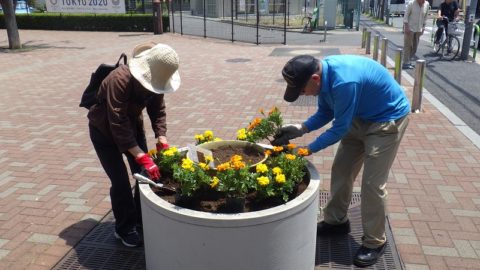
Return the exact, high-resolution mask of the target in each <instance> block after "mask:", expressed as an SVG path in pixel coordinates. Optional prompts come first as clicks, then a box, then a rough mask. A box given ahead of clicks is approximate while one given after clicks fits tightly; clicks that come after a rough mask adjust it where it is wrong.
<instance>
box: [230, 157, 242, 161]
mask: <svg viewBox="0 0 480 270" xmlns="http://www.w3.org/2000/svg"><path fill="white" fill-rule="evenodd" d="M241 160H242V156H240V155H234V156H233V157H231V158H230V161H231V162H235V161H241Z"/></svg>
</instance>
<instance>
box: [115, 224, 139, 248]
mask: <svg viewBox="0 0 480 270" xmlns="http://www.w3.org/2000/svg"><path fill="white" fill-rule="evenodd" d="M115 237H116V238H117V239H120V240H121V241H122V244H123V245H124V246H126V247H139V246H141V245H142V240H141V239H140V236H139V235H138V232H137V230H135V228H133V229H132V230H130V231H129V232H128V233H126V234H119V233H117V232H116V231H115Z"/></svg>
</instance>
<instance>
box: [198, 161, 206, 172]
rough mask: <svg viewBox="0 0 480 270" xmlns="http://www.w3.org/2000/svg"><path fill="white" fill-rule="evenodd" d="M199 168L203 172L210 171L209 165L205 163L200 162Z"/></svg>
mask: <svg viewBox="0 0 480 270" xmlns="http://www.w3.org/2000/svg"><path fill="white" fill-rule="evenodd" d="M198 166H200V168H202V170H204V171H206V170H208V168H209V167H208V164H207V163H203V162H199V163H198Z"/></svg>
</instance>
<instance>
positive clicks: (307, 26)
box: [302, 13, 313, 33]
mask: <svg viewBox="0 0 480 270" xmlns="http://www.w3.org/2000/svg"><path fill="white" fill-rule="evenodd" d="M302 25H303V30H302V32H303V33H311V32H312V31H313V26H312V14H310V13H309V14H308V15H307V16H305V17H303V18H302Z"/></svg>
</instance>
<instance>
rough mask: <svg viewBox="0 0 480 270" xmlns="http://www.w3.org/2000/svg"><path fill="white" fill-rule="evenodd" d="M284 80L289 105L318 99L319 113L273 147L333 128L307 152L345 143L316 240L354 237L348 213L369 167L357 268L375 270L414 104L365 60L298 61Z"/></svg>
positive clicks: (285, 132) (283, 132)
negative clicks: (391, 182) (390, 182)
mask: <svg viewBox="0 0 480 270" xmlns="http://www.w3.org/2000/svg"><path fill="white" fill-rule="evenodd" d="M282 74H283V77H284V79H285V81H286V82H287V89H286V90H285V95H284V99H285V100H286V101H288V102H293V101H295V100H296V99H298V97H299V96H300V95H306V96H318V109H317V112H315V113H314V114H313V115H311V116H310V117H309V118H308V119H307V120H306V121H304V122H303V123H298V124H290V125H284V126H282V127H281V129H280V134H277V135H276V136H275V140H274V141H273V142H272V144H274V145H284V144H287V143H288V142H289V140H291V139H295V138H297V137H300V136H303V135H304V134H306V133H309V132H313V131H315V130H318V129H320V128H322V127H325V126H326V125H327V124H328V123H330V122H332V126H331V127H329V128H327V130H326V131H324V132H323V133H321V134H320V135H319V136H318V137H317V138H316V139H315V140H313V141H312V142H311V143H310V144H309V145H308V146H307V149H308V151H309V153H315V152H318V151H321V150H323V149H325V148H327V147H328V146H330V145H332V144H335V143H337V142H338V141H340V144H339V146H338V150H337V153H336V154H335V159H334V161H333V165H332V175H331V182H330V183H331V199H330V201H329V202H328V204H327V205H326V207H325V208H324V211H323V213H324V220H323V221H322V222H320V223H319V224H318V225H317V235H332V234H347V233H349V232H350V222H349V219H348V215H347V212H348V205H349V204H350V199H351V197H352V190H353V182H354V181H355V179H356V177H357V175H358V173H359V172H360V169H361V168H362V166H363V175H362V193H361V196H362V198H361V200H362V202H361V205H362V209H361V211H362V213H361V214H362V225H363V237H362V246H361V247H360V248H359V249H358V251H357V252H356V254H355V256H354V258H353V262H354V264H355V265H357V266H361V267H365V266H369V265H372V264H375V263H376V262H377V260H378V258H380V257H381V256H382V254H383V253H384V251H385V246H386V241H387V240H386V236H385V215H386V212H385V207H386V203H387V189H386V186H387V179H388V173H389V171H390V167H391V166H392V163H393V160H394V159H395V156H396V154H397V150H398V147H399V145H400V141H401V140H402V137H403V134H404V133H405V130H406V128H407V125H408V114H409V112H410V103H409V101H408V99H407V97H406V96H405V93H404V91H403V89H402V87H401V86H400V85H399V84H398V83H397V82H396V81H395V80H394V79H393V76H392V75H391V74H390V73H389V72H388V70H387V69H386V68H385V67H383V66H382V65H380V64H379V63H377V62H376V61H373V60H372V59H369V58H366V57H361V56H354V55H334V56H329V57H326V58H324V59H323V60H321V61H320V60H317V59H316V58H314V57H313V56H310V55H299V56H296V57H294V58H292V59H291V60H290V61H288V62H287V63H286V64H285V66H284V68H283V71H282Z"/></svg>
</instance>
